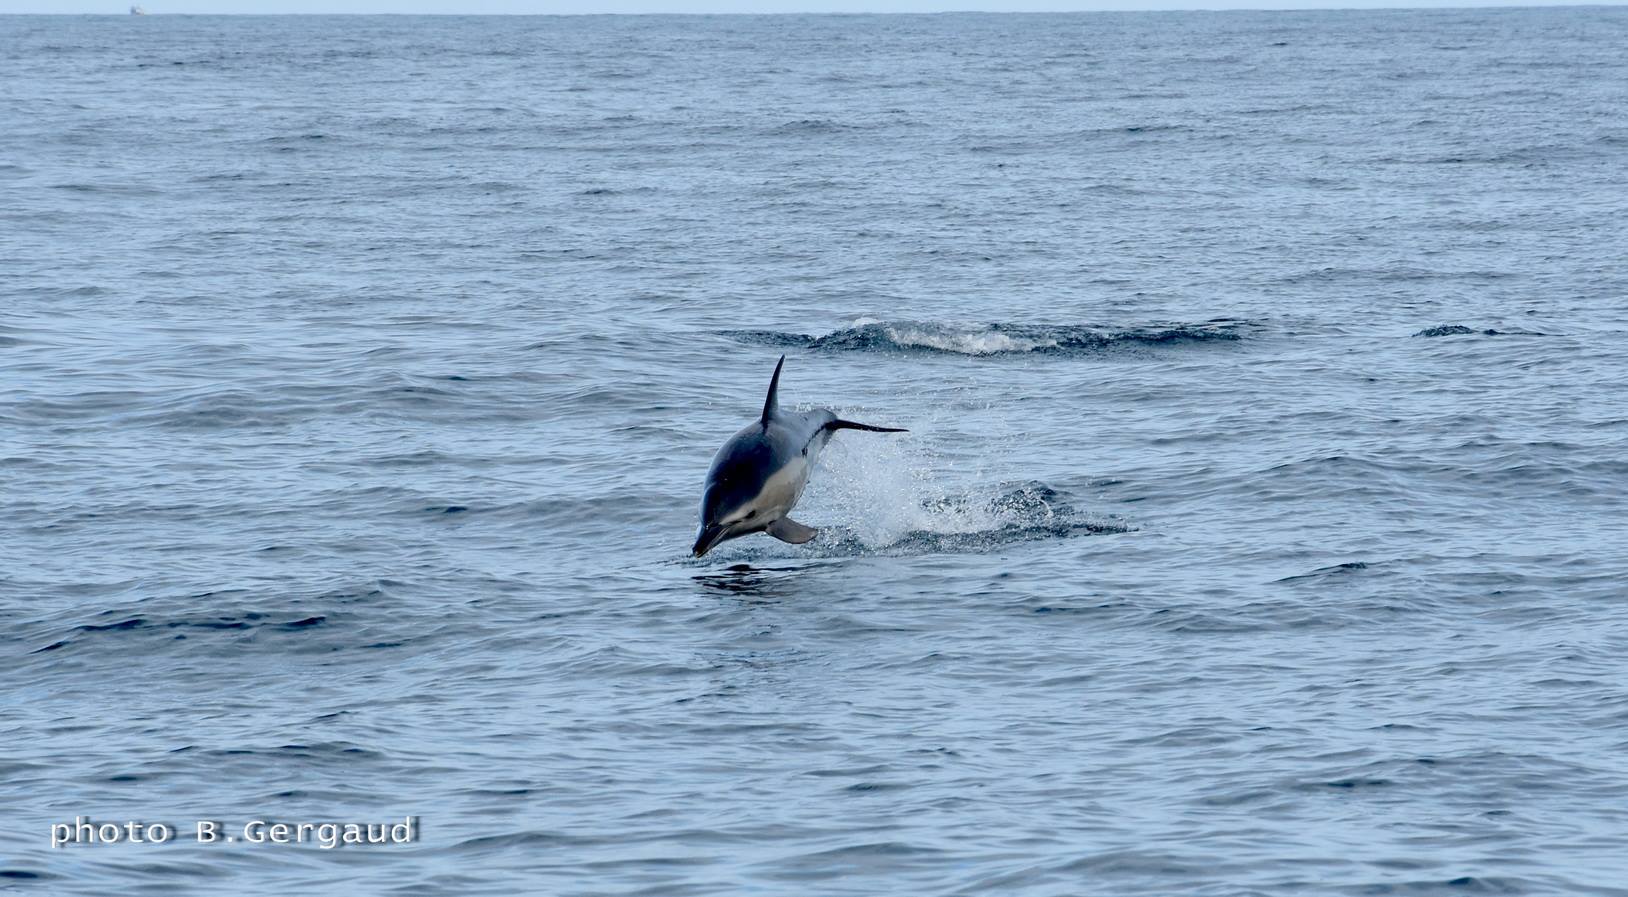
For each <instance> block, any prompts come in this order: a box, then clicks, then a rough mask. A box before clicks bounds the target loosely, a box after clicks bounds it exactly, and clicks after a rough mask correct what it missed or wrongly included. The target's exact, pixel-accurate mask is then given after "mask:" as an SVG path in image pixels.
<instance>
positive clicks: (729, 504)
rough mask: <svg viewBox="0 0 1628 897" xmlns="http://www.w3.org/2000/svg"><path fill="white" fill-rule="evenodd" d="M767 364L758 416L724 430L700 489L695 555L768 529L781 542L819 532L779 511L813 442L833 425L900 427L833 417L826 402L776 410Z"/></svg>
mask: <svg viewBox="0 0 1628 897" xmlns="http://www.w3.org/2000/svg"><path fill="white" fill-rule="evenodd" d="M785 365H786V356H784V355H782V356H780V363H779V364H777V365H775V366H774V378H773V379H772V380H770V381H769V396H768V398H766V399H764V400H763V416H762V417H761V418H760V419H759V420H755V421H753V422H752V423H750V424H747V425H746V428H745V429H743V430H741V431H740V432H739V433H736V434H735V435H734V436H732V437H730V439H729V441H728V442H726V443H724V447H723V448H721V449H719V450H718V454H716V455H714V456H713V458H712V469H710V470H708V471H707V483H706V489H705V492H703V493H702V495H701V531H700V532H699V533H697V534H696V536H695V548H694V551H695V556H696V557H700V556H702V555H704V554H706V553H707V552H709V551H711V550H712V549H713V547H715V546H716V545H717V544H718V543H719V542H723V541H725V540H728V539H736V538H739V537H741V536H746V535H750V534H752V533H765V532H766V533H768V534H769V535H771V536H774V537H775V538H776V539H779V540H780V541H782V542H790V543H791V544H793V545H801V544H803V543H804V542H807V541H808V540H809V539H812V538H814V536H815V535H816V534H817V533H818V532H819V531H818V530H815V529H813V528H811V527H807V526H804V525H802V524H801V523H798V522H797V521H795V520H793V519H791V518H790V517H787V516H786V515H787V514H790V513H791V509H792V508H793V507H795V506H796V505H797V499H799V498H801V497H802V495H803V487H804V486H806V485H808V475H809V472H810V471H812V470H813V469H814V460H815V459H816V458H818V457H819V454H820V449H822V448H825V443H826V442H827V441H828V440H830V438H831V434H832V433H835V432H836V431H838V430H873V431H875V432H877V433H903V432H905V431H904V430H902V429H900V428H898V427H874V426H871V425H870V424H859V423H854V422H853V421H851V420H843V419H842V418H839V417H837V416H836V415H835V414H833V413H832V412H831V411H830V410H829V409H826V408H818V409H815V410H813V411H804V412H801V413H799V412H795V411H793V412H782V411H781V410H780V401H779V398H778V395H777V394H778V392H779V390H780V369H781V368H782V367H785Z"/></svg>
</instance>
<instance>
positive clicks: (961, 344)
mask: <svg viewBox="0 0 1628 897" xmlns="http://www.w3.org/2000/svg"><path fill="white" fill-rule="evenodd" d="M883 329H884V330H885V331H886V333H887V336H888V339H890V340H893V342H895V343H897V344H898V345H900V346H920V347H922V348H928V349H937V350H939V351H941V352H954V353H957V354H960V355H996V354H999V353H1002V352H1030V351H1033V350H1034V349H1038V348H1042V347H1052V346H1056V345H1057V341H1056V340H1055V339H1036V338H1032V337H1022V336H1013V335H1011V334H1009V333H1001V332H1000V331H998V330H995V329H994V328H992V327H990V326H989V325H987V324H972V325H961V326H953V325H919V324H917V325H911V324H890V325H887V326H885V327H884V328H883Z"/></svg>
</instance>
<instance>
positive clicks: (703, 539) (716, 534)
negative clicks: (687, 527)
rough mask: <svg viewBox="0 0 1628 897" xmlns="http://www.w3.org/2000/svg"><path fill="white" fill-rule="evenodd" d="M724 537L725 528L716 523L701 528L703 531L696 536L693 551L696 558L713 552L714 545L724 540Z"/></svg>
mask: <svg viewBox="0 0 1628 897" xmlns="http://www.w3.org/2000/svg"><path fill="white" fill-rule="evenodd" d="M723 537H724V528H723V527H722V526H719V525H718V524H716V523H708V524H706V525H705V526H703V527H701V531H700V532H699V533H696V535H695V548H694V549H692V550H693V551H694V552H695V556H696V557H700V556H701V555H703V554H706V553H707V552H709V551H711V550H712V547H713V546H714V545H717V544H718V543H719V542H720V541H722V540H723Z"/></svg>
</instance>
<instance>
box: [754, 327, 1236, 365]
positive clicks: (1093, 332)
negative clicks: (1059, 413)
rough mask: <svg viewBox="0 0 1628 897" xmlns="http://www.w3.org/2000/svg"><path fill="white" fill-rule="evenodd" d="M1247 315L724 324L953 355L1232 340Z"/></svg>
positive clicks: (772, 335)
mask: <svg viewBox="0 0 1628 897" xmlns="http://www.w3.org/2000/svg"><path fill="white" fill-rule="evenodd" d="M1248 326H1249V322H1247V321H1239V320H1235V319H1231V318H1216V319H1213V320H1209V321H1205V322H1202V323H1197V324H1182V323H1171V324H1154V325H1149V326H1144V327H1127V328H1113V327H1099V326H1093V325H1086V324H1001V323H993V324H946V323H934V322H919V321H898V322H887V321H872V320H864V319H862V320H859V321H855V322H854V324H853V325H852V326H850V327H845V328H843V329H841V330H836V331H833V332H831V333H827V334H825V335H823V336H811V335H808V334H802V333H787V332H783V331H777V330H727V331H724V332H723V335H725V336H728V337H731V338H733V339H737V340H740V341H741V342H749V343H759V344H764V345H770V346H784V347H790V348H802V349H815V350H821V351H832V352H839V351H840V352H936V353H946V354H951V355H977V356H982V355H1021V354H1025V353H1037V354H1059V355H1061V354H1075V353H1092V352H1103V351H1108V350H1111V349H1115V348H1125V347H1134V346H1161V345H1170V344H1175V343H1194V342H1212V341H1223V342H1225V341H1235V340H1238V339H1241V338H1242V331H1244V330H1245V329H1246V328H1247V327H1248Z"/></svg>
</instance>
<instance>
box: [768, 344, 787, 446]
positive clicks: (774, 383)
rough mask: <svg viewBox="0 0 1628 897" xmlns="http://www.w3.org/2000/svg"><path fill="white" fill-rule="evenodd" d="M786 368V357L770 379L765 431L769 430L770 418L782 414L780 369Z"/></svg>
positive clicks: (775, 367) (781, 359)
mask: <svg viewBox="0 0 1628 897" xmlns="http://www.w3.org/2000/svg"><path fill="white" fill-rule="evenodd" d="M785 366H786V356H784V355H782V356H780V363H779V364H777V365H775V366H774V376H773V377H771V378H770V379H769V394H768V396H766V397H764V399H763V429H765V430H767V429H768V428H769V418H771V417H774V416H775V415H776V414H778V413H780V369H781V368H783V367H785Z"/></svg>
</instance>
